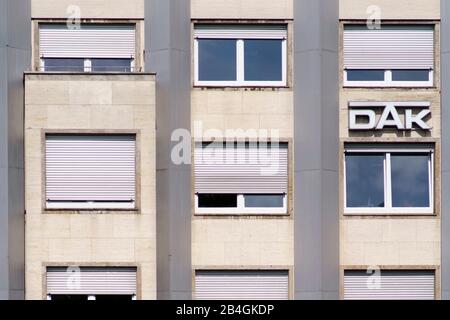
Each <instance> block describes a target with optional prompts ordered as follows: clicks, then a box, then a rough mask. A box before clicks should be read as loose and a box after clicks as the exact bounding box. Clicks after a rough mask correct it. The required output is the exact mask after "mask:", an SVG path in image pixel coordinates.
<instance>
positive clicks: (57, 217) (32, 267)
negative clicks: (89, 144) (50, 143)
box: [25, 74, 156, 299]
mask: <svg viewBox="0 0 450 320" xmlns="http://www.w3.org/2000/svg"><path fill="white" fill-rule="evenodd" d="M25 93H26V97H25V138H26V145H25V164H26V168H27V171H26V177H25V180H26V195H27V196H26V210H27V216H26V298H27V299H42V298H43V297H44V296H45V294H46V292H45V288H44V287H43V277H44V276H45V266H46V265H49V264H58V265H61V264H67V265H81V266H91V265H103V266H117V265H122V264H127V265H134V266H138V267H139V269H140V284H139V285H138V298H142V299H155V298H156V204H155V203H156V199H155V195H156V191H155V189H156V185H155V180H156V178H155V171H156V166H155V162H156V161H155V158H156V144H155V77H154V75H148V74H135V75H57V74H27V75H26V82H25ZM49 129H52V130H54V131H55V130H56V131H63V130H76V131H79V132H98V130H103V131H104V130H106V131H107V132H117V130H120V132H130V131H134V130H139V131H138V141H140V143H138V144H137V149H138V151H139V152H138V154H139V155H140V159H139V161H140V167H139V168H137V171H138V173H140V175H139V176H140V185H139V184H138V188H137V190H140V194H138V197H139V196H140V198H141V204H140V210H139V211H138V212H115V213H112V212H108V211H107V210H102V211H96V210H93V211H88V212H84V211H83V212H78V211H58V212H48V211H45V210H44V209H43V196H44V195H43V185H42V176H43V174H44V172H43V167H42V157H43V155H44V149H43V147H44V145H43V130H49ZM138 181H139V180H138ZM138 192H139V191H138Z"/></svg>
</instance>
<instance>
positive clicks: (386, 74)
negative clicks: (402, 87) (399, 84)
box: [384, 70, 392, 86]
mask: <svg viewBox="0 0 450 320" xmlns="http://www.w3.org/2000/svg"><path fill="white" fill-rule="evenodd" d="M384 80H385V81H386V84H387V85H388V86H391V85H392V70H386V71H384Z"/></svg>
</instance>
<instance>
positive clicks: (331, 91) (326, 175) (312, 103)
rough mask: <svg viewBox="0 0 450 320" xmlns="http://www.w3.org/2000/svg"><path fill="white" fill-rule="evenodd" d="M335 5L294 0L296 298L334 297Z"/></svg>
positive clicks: (336, 194) (316, 0)
mask: <svg viewBox="0 0 450 320" xmlns="http://www.w3.org/2000/svg"><path fill="white" fill-rule="evenodd" d="M338 30H339V1H338V0H295V1H294V34H295V35H294V42H295V45H294V51H295V53H294V54H295V61H294V80H295V83H294V103H295V104H294V128H295V129H294V145H295V159H294V161H295V170H294V171H295V177H294V179H295V227H294V229H295V236H294V247H295V298H296V299H338V298H339V67H338V61H339V60H338V51H339V50H338V48H339V31H338Z"/></svg>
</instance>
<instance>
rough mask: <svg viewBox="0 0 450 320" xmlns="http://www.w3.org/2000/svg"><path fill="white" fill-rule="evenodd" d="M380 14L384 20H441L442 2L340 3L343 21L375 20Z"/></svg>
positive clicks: (350, 0)
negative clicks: (375, 16)
mask: <svg viewBox="0 0 450 320" xmlns="http://www.w3.org/2000/svg"><path fill="white" fill-rule="evenodd" d="M377 7H378V8H377ZM378 10H379V11H378ZM378 12H379V13H380V18H381V19H382V20H385V19H399V20H411V19H412V20H419V19H439V18H440V0H395V1H392V0H377V1H373V0H340V1H339V18H341V19H362V20H365V19H368V18H370V19H373V14H376V13H378Z"/></svg>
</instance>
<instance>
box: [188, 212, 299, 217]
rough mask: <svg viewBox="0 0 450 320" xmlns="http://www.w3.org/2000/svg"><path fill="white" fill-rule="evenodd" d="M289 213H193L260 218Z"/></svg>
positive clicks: (196, 214)
mask: <svg viewBox="0 0 450 320" xmlns="http://www.w3.org/2000/svg"><path fill="white" fill-rule="evenodd" d="M290 216H291V214H290V213H287V212H286V213H248V212H240V213H239V212H232V213H218V212H209V213H207V212H202V213H197V212H196V213H194V217H262V218H286V217H290Z"/></svg>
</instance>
